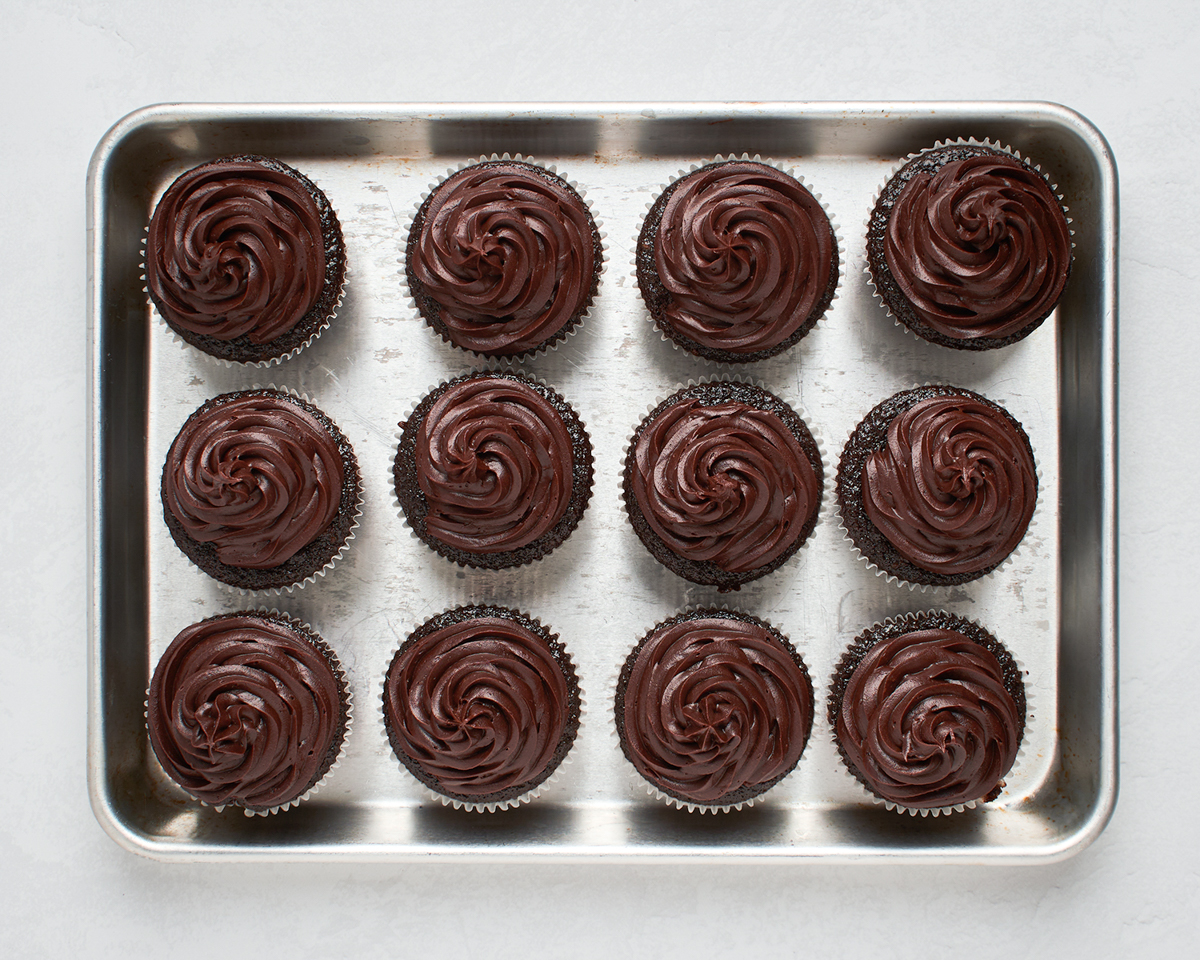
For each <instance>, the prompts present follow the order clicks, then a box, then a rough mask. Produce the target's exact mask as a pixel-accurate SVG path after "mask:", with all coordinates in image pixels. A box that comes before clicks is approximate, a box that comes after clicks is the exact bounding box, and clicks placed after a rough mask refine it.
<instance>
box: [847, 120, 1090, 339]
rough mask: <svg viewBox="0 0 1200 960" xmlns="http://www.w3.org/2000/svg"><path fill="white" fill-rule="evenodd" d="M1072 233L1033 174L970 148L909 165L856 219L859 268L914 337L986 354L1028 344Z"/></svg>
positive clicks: (1009, 156)
mask: <svg viewBox="0 0 1200 960" xmlns="http://www.w3.org/2000/svg"><path fill="white" fill-rule="evenodd" d="M1071 249H1072V243H1071V230H1070V227H1069V225H1068V221H1067V217H1066V213H1065V211H1064V208H1063V206H1062V203H1061V201H1060V199H1059V198H1058V196H1056V195H1055V193H1054V190H1053V189H1052V188H1051V186H1050V184H1049V183H1048V182H1047V180H1046V178H1045V177H1044V176H1043V175H1042V173H1041V172H1040V171H1039V170H1038V169H1037V168H1035V167H1034V166H1032V165H1031V164H1029V163H1027V162H1025V161H1023V160H1021V159H1020V157H1019V156H1017V155H1015V154H1013V153H1009V152H1007V151H1005V150H1003V149H998V148H994V147H992V146H989V145H986V143H985V144H979V143H976V142H974V141H959V142H957V143H953V144H946V145H939V146H937V147H935V148H932V149H930V150H926V151H924V152H922V153H920V154H917V155H916V156H914V157H912V158H910V159H909V160H908V161H907V162H906V163H905V164H904V165H903V166H901V167H900V169H899V170H898V171H897V172H896V174H895V175H894V176H893V177H892V178H891V179H890V180H889V181H888V182H887V183H886V184H885V185H884V187H883V189H882V191H881V192H880V195H879V197H878V199H877V201H876V203H875V207H874V210H873V211H872V213H871V217H870V219H869V220H868V223H867V262H868V271H869V273H870V276H871V281H872V283H873V284H874V286H875V290H876V292H877V294H878V295H879V296H880V298H881V299H882V300H883V302H884V303H885V304H886V305H887V307H888V309H889V311H890V312H891V313H892V315H893V316H894V317H895V318H896V319H897V320H898V322H900V323H902V324H904V325H905V326H906V327H908V328H909V329H910V330H911V331H912V332H913V333H915V334H916V335H917V336H919V337H922V338H924V339H926V340H929V341H931V342H933V343H938V344H941V345H943V346H948V347H955V348H959V349H967V350H987V349H992V348H995V347H1003V346H1007V345H1008V344H1011V343H1015V342H1016V341H1018V340H1021V339H1023V338H1024V337H1026V336H1028V335H1029V334H1030V333H1031V332H1033V330H1034V329H1036V328H1037V327H1038V326H1039V325H1040V324H1041V323H1042V321H1044V320H1045V319H1046V318H1047V317H1048V316H1049V315H1050V314H1051V313H1052V312H1053V310H1054V308H1055V307H1056V306H1057V304H1058V302H1059V300H1060V298H1061V297H1062V294H1063V291H1064V290H1065V289H1066V285H1067V280H1068V278H1069V276H1070V273H1071V261H1072V252H1071Z"/></svg>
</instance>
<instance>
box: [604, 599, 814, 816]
mask: <svg viewBox="0 0 1200 960" xmlns="http://www.w3.org/2000/svg"><path fill="white" fill-rule="evenodd" d="M708 610H713V611H716V612H718V613H734V614H739V615H741V616H754V617H755V619H757V620H759V621H761V622H762V623H765V624H767V626H768V627H769V628H770V629H772V630H774V631H776V632H777V633H778V634H779V635H780V636H782V637H784V639H786V640H787V642H788V643H790V644H791V645H792V649H793V650H795V651H796V653H797V655H798V656H799V657H800V660H801V662H802V663H803V664H804V673H805V675H806V676H807V677H808V681H809V686H810V688H811V691H812V705H813V722H812V726H811V727H810V728H809V732H808V739H807V740H806V741H805V744H804V749H803V750H802V751H800V756H799V758H798V759H797V760H796V763H795V765H794V766H793V767H792V768H791V769H790V770H789V771H788V772H787V773H785V774H784V775H783V776H782V777H780V778H779V780H777V781H776V782H775V783H773V784H772V785H771V786H770V787H768V788H767V789H766V790H764V791H763V792H762V793H759V794H756V795H755V796H753V797H749V798H748V799H746V800H741V801H739V802H737V803H697V802H695V801H691V800H683V799H680V798H679V797H674V796H671V794H669V793H665V792H664V791H662V790H660V789H659V788H658V787H657V786H655V785H654V784H653V783H651V782H650V781H649V780H647V779H646V778H645V777H644V776H642V774H641V773H640V772H639V771H638V769H637V767H635V766H634V765H633V762H632V761H631V760H630V759H629V758H628V757H627V756H626V755H625V750H624V748H623V747H622V746H621V735H620V732H619V731H618V729H617V724H616V717H615V704H616V700H617V689H618V687H619V686H620V683H621V673H622V671H623V670H624V667H625V662H626V659H627V658H628V654H627V655H626V657H625V658H622V659H621V660H620V662H619V663H617V664H615V667H616V669H615V670H612V671H610V673H609V675H608V679H607V681H606V682H605V688H606V691H607V697H606V700H605V702H606V703H607V705H608V708H609V721H610V722H609V724H608V739H609V743H610V744H611V747H612V749H613V751H614V752H615V753H616V755H617V756H619V757H620V759H621V763H620V766H621V769H622V770H623V771H624V776H625V781H626V783H627V784H628V785H629V786H630V787H631V788H634V789H639V790H644V791H645V792H646V793H647V794H648V795H649V796H650V797H651V798H653V799H654V800H655V801H656V802H658V803H665V804H667V805H668V806H670V807H674V808H675V809H676V810H684V811H686V812H688V813H698V814H700V815H704V814H706V813H711V814H713V815H716V814H723V813H731V812H735V811H738V810H743V809H749V808H750V807H753V806H754V805H755V804H756V803H767V802H770V796H771V794H772V793H774V792H775V790H776V788H778V787H779V786H780V784H782V783H784V782H785V781H787V780H790V779H791V778H792V777H793V776H794V775H795V774H796V771H797V770H798V769H799V768H800V765H801V764H802V763H803V762H804V757H805V754H807V753H808V748H809V744H811V743H812V740H813V737H814V736H815V735H816V728H817V719H818V716H819V714H820V707H821V700H820V698H819V696H818V693H817V687H816V684H815V683H813V680H812V672H811V670H809V667H808V661H807V660H805V659H804V655H803V654H802V653H800V651H799V648H797V647H796V645H795V644H794V643H792V641H791V639H790V638H788V637H787V635H786V634H784V633H783V631H782V630H780V629H779V628H778V627H776V626H775V625H774V624H772V623H770V622H769V621H767V620H764V619H763V618H762V617H757V616H756V615H754V614H747V613H746V612H745V611H744V610H738V609H736V608H734V607H732V606H730V605H729V604H728V603H725V602H723V601H718V602H716V603H692V604H688V605H686V606H685V607H683V608H682V609H680V610H678V611H677V612H675V613H673V614H671V615H670V616H669V617H664V618H663V619H662V620H660V621H659V622H658V623H656V624H655V625H654V626H653V627H650V628H649V629H648V630H647V631H646V632H645V633H643V634H642V635H641V636H639V637H638V638H637V639H636V640H635V641H634V645H633V647H631V648H630V652H631V653H632V651H633V650H634V649H636V648H637V646H638V644H640V643H641V642H642V640H643V639H644V638H645V637H646V636H647V635H648V634H649V633H650V632H651V631H653V630H655V629H656V628H657V627H658V626H659V624H661V623H664V622H666V621H669V620H674V619H675V618H676V617H681V616H687V615H688V614H691V613H699V612H701V611H708Z"/></svg>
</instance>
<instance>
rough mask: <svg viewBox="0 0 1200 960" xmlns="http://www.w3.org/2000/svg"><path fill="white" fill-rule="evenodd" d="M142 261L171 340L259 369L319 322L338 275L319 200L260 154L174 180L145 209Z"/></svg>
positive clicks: (315, 191)
mask: <svg viewBox="0 0 1200 960" xmlns="http://www.w3.org/2000/svg"><path fill="white" fill-rule="evenodd" d="M145 258H146V259H145V271H146V291H147V293H148V294H149V296H150V300H151V302H152V303H153V304H154V308H155V310H157V312H158V314H159V315H160V316H161V317H162V318H163V320H164V321H166V323H167V325H168V326H169V327H170V328H171V330H172V331H174V333H175V334H176V335H177V336H178V337H179V338H180V339H182V340H183V341H185V342H186V343H189V344H191V345H192V346H194V347H196V348H198V349H200V350H202V351H204V352H205V353H206V354H209V355H211V356H213V357H216V358H218V359H221V360H225V361H233V362H242V363H257V364H261V365H265V364H268V363H273V362H277V361H279V360H283V359H286V358H288V357H291V356H294V355H295V354H296V352H298V351H299V350H300V349H301V348H302V347H304V346H305V345H306V344H308V343H309V342H311V341H312V340H313V339H314V338H315V337H316V336H317V335H319V334H320V332H321V331H322V330H324V329H325V328H326V327H327V326H328V325H329V322H330V320H331V319H332V318H333V316H334V314H335V312H336V311H337V308H338V305H339V304H340V302H341V296H342V288H343V285H344V283H345V277H346V254H345V245H344V243H343V240H342V230H341V226H340V224H339V223H338V219H337V215H336V214H335V213H334V211H333V208H332V207H331V206H330V204H329V200H328V199H327V198H326V196H325V194H324V193H323V192H322V191H321V190H320V189H319V188H318V187H317V186H316V185H315V184H314V183H313V182H312V181H311V180H309V179H308V178H307V177H305V176H304V175H303V174H302V173H300V172H299V171H297V170H294V169H293V168H291V167H289V166H288V165H287V164H285V163H281V162H280V161H278V160H274V159H271V158H269V157H258V156H235V157H226V158H224V159H221V160H215V161H212V162H211V163H205V164H201V165H200V166H198V167H195V168H193V169H191V170H189V171H187V172H186V173H184V174H182V175H181V176H180V177H179V178H178V179H176V180H175V181H174V182H173V183H172V184H171V185H170V186H169V187H168V188H167V191H166V193H165V194H163V197H162V199H160V200H159V202H158V205H157V206H156V207H155V209H154V214H153V216H152V217H151V220H150V226H149V229H148V231H147V237H146V251H145Z"/></svg>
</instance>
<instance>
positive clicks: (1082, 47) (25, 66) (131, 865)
mask: <svg viewBox="0 0 1200 960" xmlns="http://www.w3.org/2000/svg"><path fill="white" fill-rule="evenodd" d="M243 6H248V5H243V4H228V3H219V2H217V3H209V4H204V5H200V4H186V5H185V4H177V3H160V4H155V5H144V6H143V5H139V6H138V7H137V8H136V9H135V8H133V7H132V6H130V7H129V8H126V7H125V6H124V5H118V4H105V3H86V2H85V3H50V2H46V3H40V4H17V3H14V2H12V0H4V2H3V3H2V4H0V14H2V16H0V24H2V27H0V90H2V91H3V98H4V99H3V106H0V119H2V120H3V124H2V126H0V129H2V130H3V131H4V133H3V137H2V139H0V146H2V149H0V191H2V193H0V196H2V197H3V204H2V205H0V213H2V215H0V277H2V279H3V284H2V287H0V289H2V291H3V296H0V326H2V332H3V343H4V348H3V351H2V352H0V415H2V417H3V422H4V423H5V424H6V425H7V428H8V434H9V438H8V445H7V450H8V454H7V455H6V456H5V457H4V459H3V462H2V465H0V503H3V504H5V506H4V507H3V514H2V517H3V523H2V526H0V535H2V536H3V550H2V551H0V565H2V569H0V577H2V579H0V584H3V593H2V594H0V596H3V609H4V621H3V622H4V628H3V631H0V651H2V652H0V676H2V677H3V678H4V682H3V689H4V693H3V695H2V696H0V732H2V734H3V740H4V742H5V744H6V745H7V751H6V752H7V758H6V759H7V762H6V765H5V770H4V785H3V787H2V788H0V864H2V868H0V944H4V946H3V947H0V952H5V953H8V952H11V953H12V954H13V955H17V956H43V955H44V956H54V957H59V956H76V957H83V956H86V957H93V956H96V957H100V956H131V957H132V956H143V955H159V956H161V955H164V953H165V954H167V955H171V956H182V957H190V956H200V955H208V954H209V953H210V948H211V947H212V946H214V945H219V946H218V947H217V949H218V950H229V949H231V947H232V945H234V944H237V945H238V947H237V950H238V952H239V953H241V952H244V953H247V954H255V955H261V956H275V955H284V956H288V957H295V958H300V957H308V956H321V955H329V954H334V955H345V956H356V955H362V956H368V955H373V954H386V955H389V956H396V957H399V956H409V955H422V954H432V953H437V954H439V955H440V954H445V955H459V956H467V957H473V956H487V957H489V958H492V957H495V958H499V957H508V956H541V955H560V954H573V955H581V956H614V955H620V956H642V955H645V956H652V955H653V956H676V955H679V956H684V955H691V956H708V955H717V954H727V953H731V952H733V951H734V950H736V951H738V952H739V953H741V954H744V955H748V956H753V955H761V956H793V955H800V954H804V955H810V954H811V955H837V956H857V955H864V956H870V955H880V956H884V955H887V956H898V957H909V956H912V957H925V956H928V955H930V954H933V953H941V952H950V951H951V950H953V951H954V952H964V951H966V950H969V951H970V952H971V953H973V954H975V955H979V956H990V955H1004V956H1012V955H1014V953H1015V955H1016V956H1041V955H1046V954H1051V955H1056V956H1087V957H1102V956H1136V955H1146V956H1151V955H1158V956H1179V955H1184V954H1185V953H1187V952H1188V949H1187V946H1186V945H1187V944H1188V941H1189V939H1190V937H1191V935H1192V934H1193V933H1195V932H1196V931H1197V928H1198V926H1200V924H1198V921H1197V911H1198V908H1200V871H1198V869H1197V868H1198V866H1200V863H1198V851H1200V829H1198V827H1197V817H1196V815H1195V813H1194V809H1195V805H1196V802H1197V796H1198V791H1200V773H1198V772H1197V767H1198V763H1197V761H1200V747H1198V746H1197V745H1196V739H1195V736H1196V735H1195V723H1194V717H1195V689H1196V676H1197V668H1198V667H1200V646H1198V645H1197V643H1196V642H1195V636H1196V629H1195V626H1194V624H1195V622H1196V617H1195V610H1194V608H1195V602H1194V598H1193V596H1192V595H1193V594H1194V593H1195V592H1196V586H1197V583H1196V574H1195V572H1194V571H1195V560H1194V557H1195V553H1196V550H1195V547H1194V544H1195V542H1196V538H1197V534H1198V533H1200V531H1198V530H1197V520H1198V516H1200V511H1198V510H1197V508H1196V506H1195V505H1194V503H1191V502H1189V500H1191V499H1193V498H1195V496H1196V493H1197V487H1198V484H1197V480H1196V477H1197V474H1198V468H1200V458H1198V456H1197V452H1196V451H1197V446H1198V443H1197V441H1198V440H1200V430H1198V429H1197V426H1196V421H1197V417H1196V413H1195V411H1196V410H1197V409H1200V385H1198V384H1200V381H1198V379H1197V377H1196V376H1195V373H1194V367H1195V362H1196V360H1197V352H1198V351H1197V348H1196V342H1197V338H1196V335H1195V333H1194V328H1195V325H1196V307H1195V291H1194V287H1195V276H1196V264H1197V260H1198V258H1200V243H1198V242H1197V239H1196V236H1197V233H1196V227H1197V224H1198V223H1200V199H1198V196H1200V190H1198V189H1197V180H1196V163H1195V154H1196V150H1195V147H1196V145H1197V141H1198V140H1200V119H1198V117H1200V109H1198V108H1200V102H1198V100H1200V97H1198V96H1197V94H1196V85H1197V80H1198V79H1200V70H1198V68H1197V62H1196V59H1197V51H1198V50H1200V14H1197V13H1196V12H1195V9H1194V7H1193V6H1192V4H1190V3H1184V2H1178V3H1166V2H1159V3H1146V4H1142V5H1141V6H1140V7H1138V8H1137V9H1134V7H1133V6H1132V5H1127V4H1113V3H1100V2H1093V3H1088V4H1084V3H1064V4H1052V3H1046V2H1035V3H1028V2H1020V0H1012V2H1010V3H1008V4H1005V5H1003V7H1002V8H997V7H996V6H994V5H979V4H961V5H957V4H941V3H930V4H926V5H923V6H921V7H915V6H914V7H909V6H907V5H905V4H901V3H892V2H844V3H825V4H821V5H814V6H812V7H811V8H810V7H807V6H805V5H801V4H794V5H791V4H783V3H779V4H768V3H743V4H741V5H740V6H738V7H737V9H736V12H734V9H733V5H731V4H722V5H721V10H720V11H718V10H717V9H716V5H713V9H709V7H708V5H700V4H695V5H693V4H685V3H659V4H652V3H646V2H642V3H638V2H623V3H612V4H605V3H601V2H591V3H588V4H579V5H577V4H571V3H568V2H566V0H559V2H558V3H526V4H520V3H510V4H504V5H500V4H494V3H493V4H470V3H443V4H440V5H438V6H437V9H436V12H435V11H434V9H433V5H432V4H431V5H429V6H428V8H426V6H425V5H418V4H407V3H386V2H379V3H360V4H346V5H339V6H336V7H335V5H333V4H321V5H315V4H314V5H313V6H312V9H308V7H307V5H305V4H302V3H292V4H276V5H272V9H271V10H270V12H267V11H257V10H255V11H246V10H243V9H242V8H243ZM993 17H995V18H996V19H992V18H993ZM722 99H729V100H752V99H754V100H757V99H766V100H785V99H796V100H801V99H807V100H821V99H837V100H843V99H847V100H850V99H863V100H869V99H880V100H882V99H889V100H923V99H929V100H935V99H937V100H942V99H969V100H974V99H1029V100H1035V99H1036V100H1054V101H1058V102H1061V103H1064V104H1066V105H1068V106H1070V107H1073V108H1074V109H1076V110H1079V111H1080V112H1081V113H1083V114H1084V115H1085V116H1087V117H1088V118H1089V119H1091V120H1092V121H1093V122H1094V123H1095V124H1096V125H1097V126H1098V127H1099V128H1100V129H1101V130H1102V131H1103V132H1104V133H1105V134H1106V135H1107V137H1108V139H1109V141H1110V143H1111V145H1112V148H1113V151H1114V153H1115V155H1116V158H1117V163H1118V167H1119V172H1120V178H1121V203H1122V211H1121V257H1120V266H1121V273H1120V279H1121V299H1120V318H1121V327H1120V351H1121V361H1122V363H1121V372H1120V380H1121V389H1120V397H1121V412H1120V430H1121V467H1120V484H1121V491H1122V492H1121V498H1120V511H1121V537H1120V550H1121V563H1122V573H1121V591H1120V602H1121V615H1120V624H1121V671H1122V676H1121V698H1122V700H1121V754H1122V760H1121V796H1120V799H1119V801H1118V805H1117V810H1116V814H1115V816H1114V818H1113V820H1112V822H1111V824H1110V825H1109V827H1108V829H1107V830H1106V831H1105V833H1104V834H1103V835H1102V836H1101V837H1100V839H1099V840H1098V841H1097V842H1096V843H1095V844H1094V845H1093V846H1092V847H1091V848H1089V849H1088V850H1085V851H1084V852H1082V853H1081V854H1079V855H1078V856H1076V857H1074V858H1073V859H1071V860H1069V861H1067V862H1065V863H1062V864H1058V865H1053V866H1042V867H1020V868H982V867H981V868H970V867H956V868H937V867H920V868H916V867H886V868H880V867H873V866H872V867H846V866H842V867H831V866H822V865H818V864H813V865H806V866H799V867H796V866H789V867H784V868H778V867H776V868H759V869H752V868H745V867H737V868H713V867H703V868H697V867H673V866H666V867H663V866H598V865H590V866H589V865H579V866H561V865H558V866H554V865H538V864H533V865H527V866H505V867H481V866H478V865H470V866H468V865H445V864H442V865H434V864H412V865H382V864H372V865H354V866H333V865H280V866H273V867H269V866H252V865H163V864H157V863H153V862H151V861H148V860H143V859H140V858H137V857H135V856H133V855H131V854H128V853H126V852H124V851H122V850H121V849H120V848H118V847H117V846H116V845H115V844H114V843H113V842H112V841H111V840H110V839H108V837H107V836H105V835H104V833H103V832H102V831H101V829H100V827H99V826H98V825H97V824H96V822H95V820H94V819H93V817H92V814H91V812H90V809H89V807H88V801H87V789H86V782H85V764H84V759H85V701H86V684H85V653H86V641H85V633H86V624H85V615H84V595H85V577H86V569H85V553H84V542H85V541H84V537H85V531H86V463H85V458H84V442H85V436H86V414H85V397H86V393H85V391H86V375H85V370H86V362H85V361H86V347H85V339H84V323H85V285H84V280H85V268H84V249H85V246H84V242H85V241H84V189H83V188H84V176H85V172H86V166H87V161H88V158H89V156H90V153H91V151H92V148H93V147H94V145H95V143H96V141H97V140H98V139H99V138H100V137H101V136H102V135H103V133H104V131H105V130H106V129H107V128H108V127H109V126H110V125H111V124H112V123H113V122H115V121H116V120H117V119H119V118H120V117H122V116H123V115H125V114H126V113H128V112H129V111H130V110H133V109H135V108H137V107H139V106H142V105H144V104H147V103H152V102H160V101H292V100H311V101H404V100H421V101H433V100H448V101H454V100H512V101H519V100H722ZM31 491H36V492H38V494H39V495H40V496H44V498H45V499H44V500H43V501H42V502H44V503H48V504H52V505H53V506H51V507H50V508H48V509H45V510H33V509H29V496H30V493H31Z"/></svg>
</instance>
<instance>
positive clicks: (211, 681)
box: [146, 610, 351, 814]
mask: <svg viewBox="0 0 1200 960" xmlns="http://www.w3.org/2000/svg"><path fill="white" fill-rule="evenodd" d="M350 710H351V707H350V691H349V687H348V686H347V684H346V680H345V677H344V675H343V673H342V668H341V665H340V664H339V663H338V659H337V657H336V656H335V655H334V653H333V651H332V650H331V649H330V648H329V646H328V645H327V644H326V643H325V642H324V641H323V640H322V639H321V638H320V637H319V636H318V635H317V634H316V633H315V632H314V631H313V630H312V628H310V627H308V626H307V625H306V624H303V623H300V622H299V621H297V620H293V619H291V618H290V617H286V616H284V615H282V614H279V613H276V612H274V611H271V612H266V611H253V610H247V611H242V612H239V613H234V614H228V615H223V616H217V617H210V618H209V619H207V620H203V621H201V622H200V623H196V624H193V625H192V626H190V627H187V628H186V629H184V630H183V631H181V632H180V634H179V635H178V636H177V637H176V638H175V639H174V640H173V641H172V642H171V644H170V646H168V647H167V650H166V652H165V653H163V655H162V657H161V658H160V659H159V662H158V665H157V666H156V667H155V670H154V675H153V677H152V679H151V681H150V689H149V691H148V694H147V700H146V722H147V727H148V730H149V734H150V745H151V747H152V748H153V750H154V755H155V756H156V757H157V758H158V761H159V763H160V764H161V765H162V768H163V770H164V771H165V772H166V774H167V775H168V776H169V777H170V778H171V779H172V780H173V781H175V783H177V784H178V785H179V786H180V787H182V788H183V789H184V790H185V791H186V792H187V793H188V794H189V795H190V796H192V797H194V798H196V799H197V800H200V801H201V802H203V803H206V804H208V805H210V806H214V807H217V808H221V807H224V806H226V805H232V806H240V807H243V808H245V811H246V813H247V814H252V813H258V814H265V813H275V812H277V811H279V810H286V809H287V808H288V807H289V806H291V805H293V804H296V803H299V802H300V801H301V800H303V799H305V798H306V797H307V796H308V795H309V794H310V793H311V792H312V791H313V790H315V789H316V787H317V786H318V785H319V784H320V783H321V782H322V780H324V778H325V777H326V775H327V774H328V773H329V771H330V770H331V769H332V768H333V767H334V765H335V764H336V763H337V759H338V756H339V754H340V752H341V748H342V744H343V742H344V740H345V738H346V736H347V734H348V732H349V727H350Z"/></svg>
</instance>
